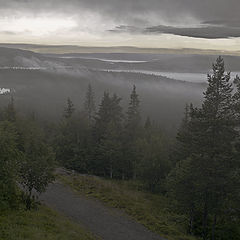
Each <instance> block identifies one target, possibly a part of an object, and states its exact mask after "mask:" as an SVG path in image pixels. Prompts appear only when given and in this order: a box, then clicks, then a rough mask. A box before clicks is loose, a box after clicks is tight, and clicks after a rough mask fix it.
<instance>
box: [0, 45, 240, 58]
mask: <svg viewBox="0 0 240 240" xmlns="http://www.w3.org/2000/svg"><path fill="white" fill-rule="evenodd" d="M0 46H2V47H9V48H18V49H25V50H31V51H34V52H39V53H56V54H62V53H146V54H200V55H233V56H240V51H217V50H216V51H215V50H208V49H206V50H202V49H193V48H182V49H166V48H137V47H130V46H129V47H128V46H117V47H85V46H75V45H41V44H23V43H12V44H11V43H0Z"/></svg>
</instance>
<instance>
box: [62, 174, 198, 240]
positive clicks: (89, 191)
mask: <svg viewBox="0 0 240 240" xmlns="http://www.w3.org/2000/svg"><path fill="white" fill-rule="evenodd" d="M58 178H59V179H60V180H61V181H62V182H64V183H65V184H67V185H69V186H71V187H72V188H73V189H74V190H75V191H76V192H78V193H80V194H84V195H86V196H89V197H94V198H97V199H99V200H101V201H102V202H104V203H105V204H107V205H109V206H111V207H115V208H119V209H123V210H124V211H125V212H126V213H127V214H128V215H130V216H131V217H132V218H133V219H135V220H136V221H138V222H140V223H142V224H143V225H144V226H146V227H147V228H148V229H150V230H151V231H154V232H156V233H158V234H160V235H161V236H162V237H165V238H167V239H168V240H194V239H195V240H196V238H193V237H191V236H188V235H186V234H185V233H186V218H185V217H184V216H182V215H179V214H176V213H175V212H174V211H173V210H172V207H171V202H170V201H169V199H167V198H166V197H165V196H162V195H159V194H158V195H157V194H151V193H148V192H144V191H141V190H138V188H139V187H138V186H139V184H137V183H136V182H135V183H134V182H129V181H113V180H106V179H102V178H99V177H94V176H81V175H77V174H75V175H73V176H67V175H66V176H62V175H61V176H58Z"/></svg>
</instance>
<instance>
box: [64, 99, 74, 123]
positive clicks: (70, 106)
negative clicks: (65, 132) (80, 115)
mask: <svg viewBox="0 0 240 240" xmlns="http://www.w3.org/2000/svg"><path fill="white" fill-rule="evenodd" d="M74 112H75V108H74V105H73V102H72V101H71V99H70V98H68V99H67V107H66V108H65V110H64V117H65V118H66V119H69V118H71V117H72V115H73V113H74Z"/></svg>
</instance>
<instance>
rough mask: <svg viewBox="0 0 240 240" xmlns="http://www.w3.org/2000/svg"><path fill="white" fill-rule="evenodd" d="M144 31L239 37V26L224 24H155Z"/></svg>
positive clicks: (188, 35)
mask: <svg viewBox="0 0 240 240" xmlns="http://www.w3.org/2000/svg"><path fill="white" fill-rule="evenodd" d="M144 32H146V33H167V34H174V35H179V36H187V37H195V38H207V39H216V38H230V37H240V27H239V28H237V27H226V26H202V27H197V28H196V27H195V28H178V27H170V26H155V27H150V28H146V29H145V30H144Z"/></svg>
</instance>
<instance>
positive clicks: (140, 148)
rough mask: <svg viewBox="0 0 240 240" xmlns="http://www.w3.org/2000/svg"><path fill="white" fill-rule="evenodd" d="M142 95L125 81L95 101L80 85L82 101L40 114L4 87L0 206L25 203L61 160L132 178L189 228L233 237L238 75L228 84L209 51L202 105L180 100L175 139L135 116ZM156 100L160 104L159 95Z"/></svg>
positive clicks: (238, 177)
mask: <svg viewBox="0 0 240 240" xmlns="http://www.w3.org/2000/svg"><path fill="white" fill-rule="evenodd" d="M43 77H44V76H43ZM76 91H77V90H76ZM2 97H4V98H5V100H6V97H7V96H2ZM42 98H44V96H42ZM123 101H125V102H127V103H128V104H127V106H126V107H124V106H123V104H122V102H123ZM144 101H145V100H144V96H141V94H139V92H138V85H137V84H135V85H133V86H132V87H131V88H130V89H129V94H128V97H127V98H126V99H122V98H121V97H120V96H118V95H117V94H116V93H115V92H111V91H108V90H107V89H106V90H105V92H104V93H103V95H102V97H101V100H100V102H98V100H97V99H96V94H95V89H94V88H93V86H92V85H91V84H90V83H89V85H88V87H87V89H85V99H84V101H83V102H81V103H77V104H76V103H75V102H74V100H73V99H72V96H69V98H68V99H67V100H66V105H65V106H62V108H63V109H64V110H63V112H62V113H59V115H61V117H60V118H59V119H57V120H56V119H49V120H46V118H45V119H43V118H38V112H37V111H34V112H32V113H31V114H30V113H29V111H23V110H18V109H17V108H16V104H15V99H14V94H13V96H12V97H11V99H9V102H8V104H7V105H6V106H5V107H4V108H3V109H1V114H0V149H1V151H0V173H1V174H0V189H1V191H0V210H1V211H6V210H7V209H18V208H19V206H20V205H22V204H23V203H24V205H25V208H26V209H27V210H30V209H32V208H34V207H35V206H36V201H35V200H36V199H35V197H34V194H33V192H35V191H37V192H39V193H41V192H43V191H44V190H45V189H46V187H47V185H48V184H49V183H50V182H51V181H53V180H54V175H53V171H54V168H55V167H56V166H63V167H65V168H68V169H71V170H75V171H77V172H79V173H84V174H90V175H97V176H102V177H105V178H110V179H118V180H119V181H128V180H133V181H136V182H138V183H141V184H142V186H143V188H144V190H145V191H150V192H152V193H154V194H159V195H164V196H165V197H166V199H171V202H172V201H174V206H170V207H172V208H173V211H175V212H177V213H179V214H182V215H184V216H185V218H184V219H185V220H184V226H185V229H184V231H185V232H186V233H188V234H189V235H192V236H196V237H199V238H201V239H203V240H208V239H209V240H210V239H211V240H229V239H234V240H238V239H240V227H239V226H240V210H239V208H240V206H239V201H240V196H239V192H240V160H239V159H240V131H239V129H240V126H239V121H240V78H239V77H238V76H236V78H235V79H234V83H232V81H231V77H230V73H226V71H225V67H224V61H223V59H222V58H221V57H219V58H218V59H217V60H216V62H215V63H214V64H213V69H212V74H210V75H208V86H207V89H206V91H205V92H204V93H203V103H202V105H201V106H200V107H199V106H195V105H193V104H192V103H191V102H189V103H188V104H187V105H186V107H185V115H184V118H183V120H182V123H181V126H180V128H179V130H178V134H177V138H176V139H175V137H172V135H171V134H168V132H167V131H165V129H164V127H163V126H162V125H161V121H157V120H156V119H154V120H153V119H151V118H150V117H147V116H146V114H142V106H143V105H144ZM159 104H160V105H165V108H166V110H165V111H167V109H168V103H167V102H166V103H159ZM125 105H126V104H125ZM79 106H81V107H79ZM45 107H46V108H47V106H45ZM150 107H151V109H152V110H153V111H155V112H158V111H159V109H158V106H150ZM46 111H47V110H46ZM178 111H180V110H179V109H178ZM181 112H184V109H181ZM158 114H159V115H161V112H160V113H158ZM20 189H21V190H20ZM22 189H23V190H24V193H22V192H21V191H22ZM181 224H182V223H181Z"/></svg>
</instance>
